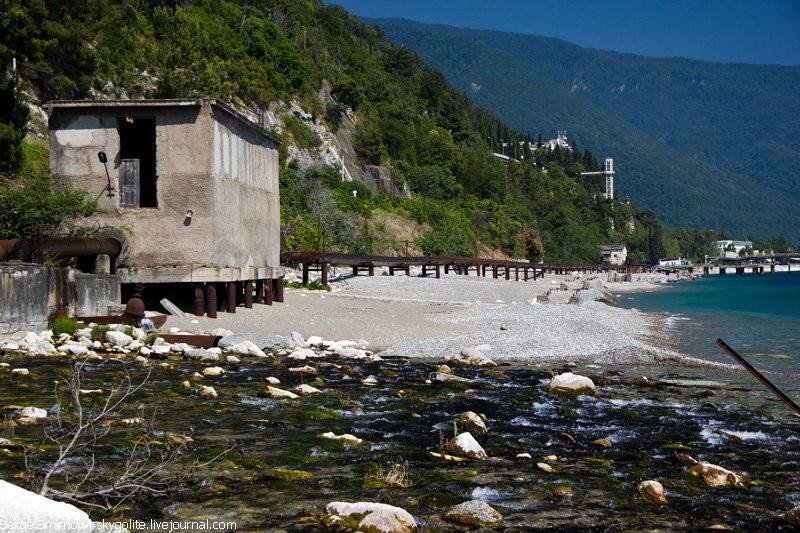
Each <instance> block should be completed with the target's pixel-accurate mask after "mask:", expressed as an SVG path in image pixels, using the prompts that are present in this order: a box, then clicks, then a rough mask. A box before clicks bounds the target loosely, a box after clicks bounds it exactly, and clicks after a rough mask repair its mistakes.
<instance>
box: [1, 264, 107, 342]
mask: <svg viewBox="0 0 800 533" xmlns="http://www.w3.org/2000/svg"><path fill="white" fill-rule="evenodd" d="M120 299H121V293H120V280H119V277H117V276H112V275H97V274H84V273H81V272H78V271H77V270H74V269H71V268H47V267H45V266H43V265H40V264H33V263H17V262H7V263H0V333H13V332H16V331H29V330H32V331H41V330H43V329H45V328H47V322H48V317H49V316H51V315H52V314H53V313H55V312H56V311H57V310H59V309H66V310H67V312H68V314H69V315H70V316H76V315H77V316H96V315H106V314H109V312H115V311H117V310H118V308H119V307H120V305H121V304H120Z"/></svg>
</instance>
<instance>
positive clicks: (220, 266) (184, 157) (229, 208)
mask: <svg viewBox="0 0 800 533" xmlns="http://www.w3.org/2000/svg"><path fill="white" fill-rule="evenodd" d="M48 111H49V114H50V120H49V129H50V170H51V172H52V173H53V175H54V176H59V177H61V178H63V179H65V180H66V181H67V182H69V183H70V184H72V185H75V186H79V187H81V188H83V189H85V190H86V191H88V193H89V194H90V195H91V197H92V198H97V200H98V204H99V207H100V209H101V210H102V211H101V212H100V213H98V214H97V215H96V216H94V217H92V219H90V220H87V221H85V223H87V224H91V225H93V226H94V227H96V228H110V229H111V230H112V232H113V235H114V236H115V238H117V239H118V240H120V241H121V242H122V244H123V247H122V253H121V254H120V256H119V257H118V258H117V261H116V265H115V268H114V270H115V272H116V274H117V275H118V276H119V277H120V279H121V282H122V283H123V284H146V285H147V284H162V286H161V291H160V292H165V291H166V290H167V289H168V287H166V286H165V285H166V284H172V285H177V287H172V288H170V291H169V292H168V294H174V293H175V291H176V290H177V289H180V290H181V291H182V293H183V292H187V291H186V289H187V288H188V289H191V290H189V291H188V292H189V293H190V294H192V290H193V291H194V296H193V297H192V296H190V297H189V299H191V298H195V301H196V300H197V298H201V299H202V295H203V294H209V292H212V293H213V296H214V299H216V292H217V289H218V288H220V289H224V290H225V292H223V294H224V295H228V296H230V295H231V294H238V295H239V296H241V294H242V287H243V286H245V285H243V284H244V283H246V282H257V285H258V286H259V287H262V286H263V285H264V284H265V283H267V282H269V283H271V287H273V288H274V289H275V290H278V284H279V283H280V282H281V280H280V278H281V277H282V267H281V263H280V200H279V188H278V170H279V163H278V145H279V142H280V141H279V140H278V139H277V138H276V137H275V136H273V135H272V134H271V133H269V132H268V131H266V130H264V129H263V128H261V127H260V126H259V125H258V124H256V123H254V122H252V121H250V120H248V119H247V118H246V117H245V116H244V115H242V114H240V113H239V112H237V111H236V110H234V109H233V108H231V107H229V106H228V105H226V104H224V103H222V102H219V101H217V100H214V99H205V98H204V99H181V100H118V101H56V102H51V103H49V104H48ZM187 284H189V285H188V287H187ZM220 284H221V286H219V287H218V285H220ZM231 284H235V285H231ZM210 296H211V294H209V297H210ZM221 299H222V295H220V300H221ZM237 299H238V296H237Z"/></svg>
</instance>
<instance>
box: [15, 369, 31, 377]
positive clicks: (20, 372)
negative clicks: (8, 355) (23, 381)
mask: <svg viewBox="0 0 800 533" xmlns="http://www.w3.org/2000/svg"><path fill="white" fill-rule="evenodd" d="M11 373H12V374H17V375H18V376H27V375H28V374H30V373H31V371H30V370H28V369H27V368H14V369H12V370H11Z"/></svg>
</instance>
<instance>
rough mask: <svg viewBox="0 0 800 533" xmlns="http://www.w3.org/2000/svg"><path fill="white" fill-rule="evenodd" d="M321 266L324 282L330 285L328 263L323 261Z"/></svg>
mask: <svg viewBox="0 0 800 533" xmlns="http://www.w3.org/2000/svg"><path fill="white" fill-rule="evenodd" d="M320 268H321V269H322V284H323V285H326V286H327V285H328V263H325V262H323V263H321V264H320Z"/></svg>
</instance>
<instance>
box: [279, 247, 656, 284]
mask: <svg viewBox="0 0 800 533" xmlns="http://www.w3.org/2000/svg"><path fill="white" fill-rule="evenodd" d="M283 262H284V263H297V264H300V265H302V270H303V285H306V284H308V280H309V274H310V272H311V271H319V272H320V276H321V279H322V284H323V285H327V284H328V267H330V266H345V267H350V268H351V269H352V271H353V275H354V276H357V275H359V274H360V273H362V272H366V274H367V275H368V276H374V275H375V268H376V267H384V268H388V269H389V274H390V275H394V273H395V272H396V271H398V270H399V271H402V272H403V273H405V275H406V276H410V275H411V268H412V267H417V268H421V269H422V273H421V276H422V277H426V276H428V275H433V276H434V277H436V278H440V277H441V275H442V271H444V273H445V274H449V273H450V272H451V271H452V272H455V273H457V274H460V275H464V276H468V275H470V274H471V273H474V274H475V275H476V276H482V277H487V276H488V275H491V276H492V277H493V278H495V279H506V280H512V279H513V280H514V281H528V280H536V279H538V278H541V277H543V276H544V275H545V274H546V273H553V274H567V273H570V272H580V273H603V272H609V271H614V272H620V273H631V274H633V273H641V272H650V271H651V268H650V266H649V265H638V264H628V265H548V264H544V263H532V262H530V261H521V260H514V259H490V258H482V257H432V256H410V257H409V256H405V257H391V256H376V255H354V254H341V253H329V252H314V251H300V252H290V253H287V254H285V255H284V258H283Z"/></svg>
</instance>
